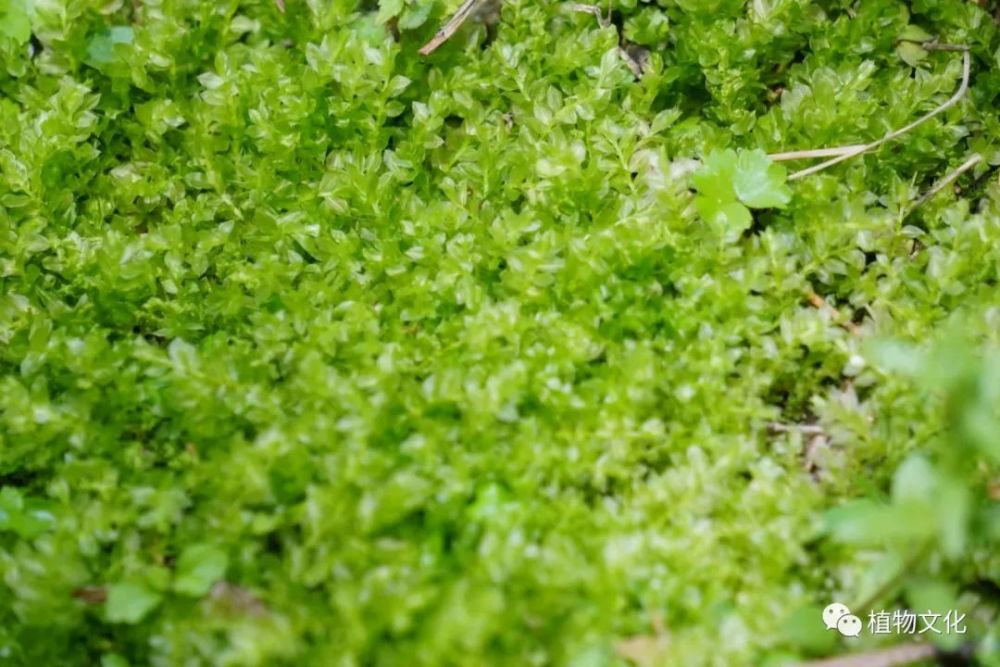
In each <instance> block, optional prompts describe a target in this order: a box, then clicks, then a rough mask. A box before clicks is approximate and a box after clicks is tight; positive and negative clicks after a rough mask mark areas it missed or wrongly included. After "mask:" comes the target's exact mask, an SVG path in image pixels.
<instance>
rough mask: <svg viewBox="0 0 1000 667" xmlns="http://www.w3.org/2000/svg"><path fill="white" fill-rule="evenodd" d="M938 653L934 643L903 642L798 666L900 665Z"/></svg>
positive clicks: (854, 666)
mask: <svg viewBox="0 0 1000 667" xmlns="http://www.w3.org/2000/svg"><path fill="white" fill-rule="evenodd" d="M936 655H937V649H935V648H934V645H933V644H916V643H913V644H902V645H900V646H894V647H892V648H886V649H880V650H878V651H870V652H868V653H855V654H853V655H845V656H839V657H836V658H824V659H822V660H812V661H810V662H802V663H799V664H798V665H797V667H899V666H900V665H908V664H911V663H914V662H919V661H921V660H927V659H928V658H933V657H934V656H936Z"/></svg>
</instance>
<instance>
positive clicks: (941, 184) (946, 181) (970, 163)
mask: <svg viewBox="0 0 1000 667" xmlns="http://www.w3.org/2000/svg"><path fill="white" fill-rule="evenodd" d="M982 159H983V156H982V155H980V154H979V153H974V154H973V155H972V157H970V158H969V159H968V160H966V161H965V162H963V163H962V164H960V165H959V166H958V167H956V168H955V169H954V170H952V171H951V173H949V174H948V175H946V176H945V177H944V178H942V179H941V180H939V181H938V182H937V183H935V184H934V187H932V188H931V189H930V190H928V191H927V192H925V193H924V194H923V195H921V197H920V199H918V200H917V201H915V202H914V203H913V206H911V207H910V211H912V210H913V209H915V208H917V207H919V206H920V205H921V204H923V203H925V202H926V201H928V200H929V199H931V198H932V197H933V196H934V195H936V194H937V193H939V192H941V191H942V190H944V189H945V188H946V187H948V186H949V185H951V184H952V183H954V182H955V179H956V178H958V177H959V176H961V175H962V174H964V173H965V172H967V171H969V170H970V169H972V168H973V167H975V166H976V165H977V164H979V162H980V161H981V160H982ZM908 212H909V211H908Z"/></svg>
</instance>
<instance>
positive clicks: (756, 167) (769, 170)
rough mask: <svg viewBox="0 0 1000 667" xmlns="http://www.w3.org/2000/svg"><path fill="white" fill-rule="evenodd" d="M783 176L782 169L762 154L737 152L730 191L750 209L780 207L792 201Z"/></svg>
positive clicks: (761, 152) (758, 151)
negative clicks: (733, 191) (732, 189)
mask: <svg viewBox="0 0 1000 667" xmlns="http://www.w3.org/2000/svg"><path fill="white" fill-rule="evenodd" d="M786 176H787V174H786V172H785V168H784V167H782V166H781V165H778V164H774V163H773V162H771V160H770V158H768V157H767V154H766V153H764V151H762V150H759V149H758V150H752V151H740V153H739V154H738V156H737V158H736V165H735V169H734V172H733V188H734V190H735V191H736V196H737V197H739V200H740V201H741V202H743V203H744V204H745V205H747V206H749V207H750V208H783V207H784V206H785V205H786V204H788V202H789V201H790V200H791V198H792V193H791V190H790V189H789V188H788V186H787V185H786V184H785V179H786Z"/></svg>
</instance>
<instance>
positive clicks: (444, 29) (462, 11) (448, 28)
mask: <svg viewBox="0 0 1000 667" xmlns="http://www.w3.org/2000/svg"><path fill="white" fill-rule="evenodd" d="M480 2H481V0H465V2H463V3H462V6H461V7H459V8H458V10H457V11H456V12H455V13H454V14H452V15H451V18H450V19H448V22H447V23H445V24H444V25H443V26H441V29H440V30H438V31H437V32H436V33H434V37H433V38H431V41H429V42H427V43H426V44H424V45H423V46H422V47H421V48H420V55H422V56H428V55H430V54H432V53H434V52H435V51H437V49H438V47H440V46H441V45H442V44H444V43H445V42H447V41H448V40H449V39H451V37H452V35H454V34H455V33H456V32H458V29H459V28H461V27H462V24H463V23H465V21H466V19H468V18H469V17H470V16H471V15H472V12H473V11H474V10H475V9H476V6H477V5H478V4H479V3H480Z"/></svg>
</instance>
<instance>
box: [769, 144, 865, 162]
mask: <svg viewBox="0 0 1000 667" xmlns="http://www.w3.org/2000/svg"><path fill="white" fill-rule="evenodd" d="M858 148H864V144H853V145H851V146H839V147H837V148H814V149H812V150H807V151H788V152H787V153H771V154H770V155H769V156H768V157H769V158H771V160H773V161H774V162H784V161H788V160H808V159H811V158H817V157H835V156H837V155H844V154H845V153H850V152H852V151H854V150H857V149H858Z"/></svg>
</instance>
